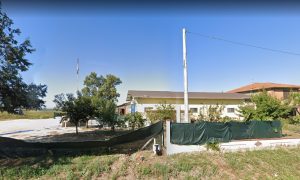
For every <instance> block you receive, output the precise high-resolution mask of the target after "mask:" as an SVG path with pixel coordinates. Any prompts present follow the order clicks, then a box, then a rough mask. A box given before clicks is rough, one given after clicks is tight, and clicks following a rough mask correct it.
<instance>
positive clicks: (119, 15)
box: [3, 4, 300, 108]
mask: <svg viewBox="0 0 300 180" xmlns="http://www.w3.org/2000/svg"><path fill="white" fill-rule="evenodd" d="M3 6H4V7H5V4H3ZM4 10H5V11H6V12H7V14H8V15H9V16H10V17H11V18H12V19H13V21H14V23H15V27H18V28H20V29H21V31H22V35H21V39H24V38H29V39H30V40H31V42H32V45H33V47H34V48H36V52H34V53H33V54H32V55H29V56H28V58H29V59H30V61H31V62H32V63H33V66H32V67H31V68H30V70H29V71H28V72H25V73H24V74H23V77H24V79H25V80H26V82H34V83H42V84H46V85H48V94H47V97H46V98H45V100H46V101H47V103H46V105H47V107H49V108H51V107H53V106H54V104H53V102H52V100H53V97H54V95H55V94H59V93H62V92H63V93H67V92H75V91H76V89H77V86H78V83H77V78H76V59H77V58H79V60H80V78H79V88H82V87H83V80H84V77H85V76H86V75H88V74H89V73H90V72H93V71H94V72H96V73H98V74H99V75H100V74H101V75H106V74H109V73H111V74H114V75H116V76H118V77H120V78H121V80H122V81H123V83H122V85H120V86H119V87H118V90H119V92H120V94H121V97H120V98H119V103H123V102H125V98H126V94H127V91H128V90H168V91H182V90H183V69H182V28H183V27H185V28H187V30H188V31H191V32H198V33H202V34H207V35H211V36H218V37H221V38H224V39H229V40H233V41H239V42H244V43H250V44H254V45H258V46H263V47H268V48H273V49H281V50H286V51H293V52H297V53H300V34H299V33H300V23H299V22H300V13H278V12H272V11H267V12H263V11H260V12H259V13H256V12H251V11H243V10H239V11H230V12H229V11H219V10H212V9H209V10H207V9H205V8H204V9H202V10H203V11H200V10H199V11H197V10H193V11H192V13H184V12H183V11H180V12H179V10H178V13H177V10H176V8H175V9H173V10H166V11H159V13H156V12H155V11H151V9H147V10H145V11H143V10H139V11H136V12H135V11H130V13H128V11H127V13H123V12H122V9H117V10H113V9H110V10H107V11H100V10H99V11H97V10H95V9H93V11H92V13H91V12H88V11H89V9H88V8H86V9H85V10H84V11H78V12H76V11H72V12H70V13H69V12H68V10H66V11H64V10H60V11H58V10H55V9H51V8H50V9H47V8H44V9H36V11H34V10H33V9H31V10H32V11H30V12H29V11H24V10H23V11H18V10H16V9H15V8H12V7H9V6H7V7H6V8H4ZM186 10H188V9H186ZM187 53H188V56H187V59H188V76H189V90H190V91H217V92H221V91H227V90H231V89H233V88H237V87H239V86H242V85H246V84H249V83H252V82H277V83H291V84H300V71H299V67H300V56H293V55H288V54H282V53H276V52H270V51H264V50H261V49H255V48H251V47H244V46H238V45H233V44H230V43H226V42H222V41H216V40H212V39H207V38H203V37H200V36H196V35H193V34H187Z"/></svg>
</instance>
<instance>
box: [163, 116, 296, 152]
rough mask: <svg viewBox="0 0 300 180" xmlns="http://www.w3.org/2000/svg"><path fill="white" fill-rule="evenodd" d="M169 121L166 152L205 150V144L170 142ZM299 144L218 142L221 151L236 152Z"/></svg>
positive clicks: (273, 141) (259, 141) (279, 141)
mask: <svg viewBox="0 0 300 180" xmlns="http://www.w3.org/2000/svg"><path fill="white" fill-rule="evenodd" d="M170 128H171V123H170V121H167V122H166V148H167V154H168V155H172V154H177V153H186V152H201V151H207V148H206V146H205V145H177V144H172V143H171V129H170ZM299 145H300V139H262V140H259V139H257V140H241V141H231V142H227V143H220V150H221V152H236V151H246V150H261V149H274V148H277V147H296V146H299Z"/></svg>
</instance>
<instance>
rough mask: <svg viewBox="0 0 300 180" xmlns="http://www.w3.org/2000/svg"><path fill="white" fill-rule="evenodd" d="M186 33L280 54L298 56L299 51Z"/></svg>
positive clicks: (299, 54)
mask: <svg viewBox="0 0 300 180" xmlns="http://www.w3.org/2000/svg"><path fill="white" fill-rule="evenodd" d="M187 33H190V34H193V35H197V36H200V37H203V38H207V39H213V40H217V41H223V42H227V43H231V44H235V45H239V46H247V47H252V48H257V49H261V50H266V51H272V52H277V53H282V54H289V55H294V56H300V53H297V52H292V51H285V50H280V49H273V48H269V47H263V46H258V45H254V44H249V43H244V42H238V41H233V40H228V39H224V38H220V37H217V36H210V35H206V34H202V33H197V32H191V31H187Z"/></svg>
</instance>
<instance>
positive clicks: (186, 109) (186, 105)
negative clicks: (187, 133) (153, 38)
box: [182, 28, 190, 123]
mask: <svg viewBox="0 0 300 180" xmlns="http://www.w3.org/2000/svg"><path fill="white" fill-rule="evenodd" d="M182 38H183V81H184V122H185V123H189V122H190V120H189V95H188V75H187V63H186V29H185V28H183V29H182Z"/></svg>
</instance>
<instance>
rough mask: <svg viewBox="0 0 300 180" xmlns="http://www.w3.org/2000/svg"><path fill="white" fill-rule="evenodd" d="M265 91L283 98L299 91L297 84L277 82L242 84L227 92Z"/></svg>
mask: <svg viewBox="0 0 300 180" xmlns="http://www.w3.org/2000/svg"><path fill="white" fill-rule="evenodd" d="M263 90H265V91H267V92H268V93H269V94H270V95H272V96H274V97H276V98H278V99H280V100H283V99H287V98H288V96H289V93H290V92H300V86H299V85H291V84H277V83H270V82H267V83H253V84H249V85H246V86H242V87H240V88H237V89H233V90H230V91H228V92H227V93H242V94H247V95H251V94H255V93H258V92H261V91H263Z"/></svg>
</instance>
